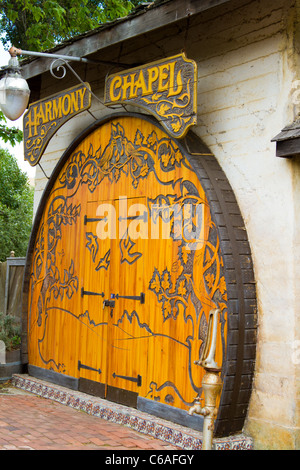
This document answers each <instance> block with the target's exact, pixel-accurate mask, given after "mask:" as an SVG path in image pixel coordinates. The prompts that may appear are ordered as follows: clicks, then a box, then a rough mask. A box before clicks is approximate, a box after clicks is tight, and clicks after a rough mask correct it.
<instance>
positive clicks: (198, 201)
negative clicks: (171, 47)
mask: <svg viewBox="0 0 300 470" xmlns="http://www.w3.org/2000/svg"><path fill="white" fill-rule="evenodd" d="M185 143H186V144H187V147H186V146H182V145H181V144H178V142H175V141H174V140H172V139H171V138H170V137H168V136H167V135H166V133H165V132H164V131H163V130H162V129H161V128H160V126H158V125H157V124H156V123H155V121H154V120H152V119H149V118H147V117H145V116H142V115H129V114H124V115H115V116H113V117H110V118H109V119H107V120H104V121H101V122H97V123H96V124H94V125H93V126H92V127H91V128H89V129H87V130H86V131H85V132H84V134H83V135H82V136H80V137H79V138H78V139H76V142H74V143H73V144H72V145H71V147H70V148H69V149H68V150H67V151H66V152H65V154H64V155H63V157H62V159H61V161H60V163H59V165H58V166H57V168H56V170H55V172H54V174H53V177H52V179H51V182H49V184H48V186H47V189H46V191H45V193H44V196H43V200H42V202H41V204H40V207H39V213H38V214H37V217H36V223H35V227H34V229H33V233H32V239H31V243H30V247H29V251H28V259H27V272H26V277H25V284H24V294H25V292H26V300H27V312H26V315H27V317H28V333H27V345H28V363H29V370H30V371H31V372H32V373H33V374H35V373H37V374H38V371H39V370H46V371H49V378H50V379H51V374H60V376H61V377H66V378H69V377H71V378H74V379H75V380H76V383H77V384H78V388H79V389H80V390H85V391H89V390H90V391H93V393H96V394H98V395H100V396H102V397H103V398H107V399H110V400H112V401H117V402H120V403H125V404H128V405H130V406H135V407H140V408H141V409H146V410H147V411H150V412H151V409H153V410H154V412H155V413H158V414H159V413H160V409H161V410H162V409H163V406H171V407H172V409H174V411H175V415H176V412H178V414H180V413H182V412H184V413H185V412H187V410H188V409H189V407H190V406H191V405H192V403H193V400H194V398H195V396H196V395H197V394H198V393H199V392H200V393H201V380H202V376H203V371H202V369H201V368H200V367H199V366H197V365H195V364H194V361H196V360H197V359H199V355H200V353H201V347H202V346H203V343H204V340H205V338H206V333H207V318H208V314H209V311H210V310H211V309H212V308H216V307H217V308H219V309H220V310H221V316H220V321H219V324H218V343H217V356H216V359H217V362H218V363H219V365H222V375H223V380H224V387H223V392H222V396H221V403H220V411H219V417H218V424H217V431H218V432H219V434H223V433H228V432H234V431H237V430H240V426H241V425H242V422H243V419H244V417H245V409H247V404H248V400H249V396H250V391H251V380H250V379H251V374H252V371H251V370H250V369H251V367H252V364H253V361H254V357H253V358H252V356H253V348H252V353H251V354H252V356H251V358H250V359H249V354H250V353H249V351H250V349H251V348H249V347H248V345H249V343H250V344H251V346H255V339H254V337H253V338H252V339H251V340H249V337H250V336H251V335H250V334H248V333H249V332H250V331H251V332H252V331H254V326H253V325H254V322H253V318H254V314H255V293H254V295H253V289H252V290H251V289H250V290H249V286H252V284H253V282H252V278H251V279H250V277H251V276H253V273H252V265H251V256H250V250H249V246H248V244H247V240H246V238H245V230H244V227H243V222H242V219H241V216H240V213H239V210H238V207H237V204H236V201H235V200H234V196H233V193H232V191H231V188H230V186H229V184H228V181H227V180H226V177H225V175H224V174H223V172H222V170H221V169H220V167H219V166H218V164H217V162H216V160H215V158H214V157H213V155H212V154H211V153H210V152H209V151H208V150H207V149H205V148H204V146H203V144H201V143H200V142H199V141H198V139H195V140H194V139H192V138H191V137H188V138H187V139H186V141H185ZM192 148H194V152H193V151H192ZM195 149H196V151H195ZM199 154H200V155H199ZM234 219H238V224H237V228H235V226H234V224H236V223H235V222H234ZM236 222H237V220H236ZM245 250H246V251H247V253H246V251H245ZM245 258H247V260H248V261H247V262H246V259H245ZM245 279H246V280H245ZM250 291H251V293H250ZM249 302H252V303H251V306H250V303H249ZM246 316H247V319H248V328H247V325H246V324H245V319H246ZM250 317H251V319H250ZM252 317H253V318H252ZM250 324H251V326H249V325H250ZM245 345H246V346H245ZM245 349H246V350H247V351H248V356H247V355H246V356H245V354H244V352H245ZM241 352H242V355H241ZM250 363H251V364H250ZM247 368H248V370H247ZM246 376H247V378H248V381H249V384H248V386H247V388H245V377H246ZM245 390H246V391H249V393H248V394H247V393H243V396H244V401H243V406H244V408H243V410H242V412H241V411H240V410H241V406H240V405H241V403H240V397H241V394H242V393H241V392H242V391H244V392H245ZM246 395H247V396H246ZM233 400H234V401H233ZM160 405H161V407H160ZM238 410H239V411H238ZM175 419H176V418H175ZM237 428H238V429H237Z"/></svg>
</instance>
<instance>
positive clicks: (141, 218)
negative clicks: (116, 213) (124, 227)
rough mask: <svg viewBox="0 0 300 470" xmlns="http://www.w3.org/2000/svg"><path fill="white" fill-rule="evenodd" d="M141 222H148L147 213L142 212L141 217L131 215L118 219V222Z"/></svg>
mask: <svg viewBox="0 0 300 470" xmlns="http://www.w3.org/2000/svg"><path fill="white" fill-rule="evenodd" d="M139 219H140V220H143V221H144V222H148V212H146V211H145V212H144V213H143V214H141V215H132V216H128V217H119V220H139Z"/></svg>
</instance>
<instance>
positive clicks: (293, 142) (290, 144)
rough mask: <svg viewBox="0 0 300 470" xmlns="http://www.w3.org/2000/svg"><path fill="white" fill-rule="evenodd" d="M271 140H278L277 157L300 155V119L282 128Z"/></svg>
mask: <svg viewBox="0 0 300 470" xmlns="http://www.w3.org/2000/svg"><path fill="white" fill-rule="evenodd" d="M271 142H276V157H284V158H290V157H295V156H297V155H300V119H297V120H296V121H294V122H293V123H292V124H290V125H288V126H286V127H285V128H284V129H282V131H281V132H280V133H279V134H277V135H276V136H275V137H273V139H272V140H271Z"/></svg>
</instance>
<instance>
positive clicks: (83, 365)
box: [78, 361, 102, 374]
mask: <svg viewBox="0 0 300 470" xmlns="http://www.w3.org/2000/svg"><path fill="white" fill-rule="evenodd" d="M80 369H87V370H94V371H95V372H98V374H101V372H102V371H101V369H95V368H94V367H90V366H86V365H85V364H82V362H80V361H78V370H80Z"/></svg>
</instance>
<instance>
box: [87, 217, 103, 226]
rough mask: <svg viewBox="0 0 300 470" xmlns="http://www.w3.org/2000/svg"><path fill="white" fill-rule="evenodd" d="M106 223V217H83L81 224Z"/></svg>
mask: <svg viewBox="0 0 300 470" xmlns="http://www.w3.org/2000/svg"><path fill="white" fill-rule="evenodd" d="M101 221H104V222H106V221H107V217H88V216H87V215H85V216H84V219H83V223H84V225H86V224H87V223H88V222H101Z"/></svg>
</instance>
